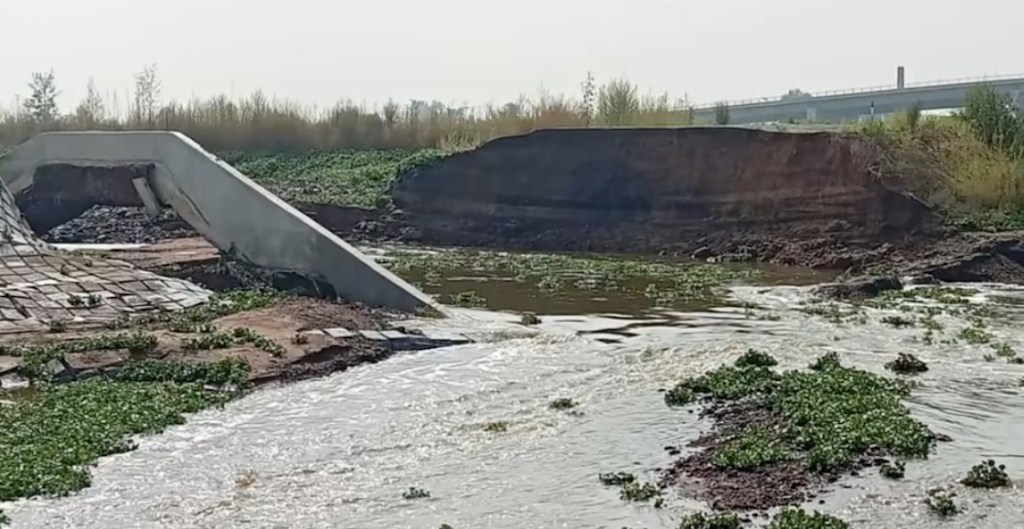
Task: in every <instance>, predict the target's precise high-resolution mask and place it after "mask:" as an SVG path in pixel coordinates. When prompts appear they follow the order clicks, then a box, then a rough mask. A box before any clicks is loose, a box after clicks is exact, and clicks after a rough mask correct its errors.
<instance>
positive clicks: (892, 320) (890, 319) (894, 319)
mask: <svg viewBox="0 0 1024 529" xmlns="http://www.w3.org/2000/svg"><path fill="white" fill-rule="evenodd" d="M882 323H884V324H886V325H890V326H892V327H896V328H897V329H900V328H903V327H913V326H914V320H913V319H911V318H908V317H906V316H885V317H884V318H882Z"/></svg>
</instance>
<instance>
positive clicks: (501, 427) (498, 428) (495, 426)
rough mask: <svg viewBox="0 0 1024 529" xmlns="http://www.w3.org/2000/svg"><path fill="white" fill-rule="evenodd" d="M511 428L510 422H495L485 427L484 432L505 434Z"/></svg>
mask: <svg viewBox="0 0 1024 529" xmlns="http://www.w3.org/2000/svg"><path fill="white" fill-rule="evenodd" d="M509 426H510V424H509V422H508V421H493V422H489V423H487V424H485V425H484V431H487V432H494V433H504V432H507V431H508V427H509Z"/></svg>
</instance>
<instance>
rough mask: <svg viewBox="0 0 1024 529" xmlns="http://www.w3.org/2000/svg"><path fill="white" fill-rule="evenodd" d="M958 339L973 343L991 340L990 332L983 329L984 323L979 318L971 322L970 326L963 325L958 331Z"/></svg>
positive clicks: (983, 342) (979, 343)
mask: <svg viewBox="0 0 1024 529" xmlns="http://www.w3.org/2000/svg"><path fill="white" fill-rule="evenodd" d="M959 337H960V339H961V340H963V341H965V342H967V343H969V344H974V345H981V344H986V343H989V342H991V341H992V334H991V333H989V332H988V331H986V330H985V327H984V324H983V323H982V322H981V321H980V320H979V321H975V322H973V323H972V324H971V326H970V327H964V329H963V330H961V331H960V335H959Z"/></svg>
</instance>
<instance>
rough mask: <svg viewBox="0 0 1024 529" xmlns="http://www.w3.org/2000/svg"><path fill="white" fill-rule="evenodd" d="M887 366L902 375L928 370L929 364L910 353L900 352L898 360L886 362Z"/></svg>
mask: <svg viewBox="0 0 1024 529" xmlns="http://www.w3.org/2000/svg"><path fill="white" fill-rule="evenodd" d="M885 368H886V369H888V370H889V371H892V372H893V373H897V374H900V375H911V374H916V373H924V372H925V371H928V364H926V363H924V362H923V361H922V360H920V359H919V358H917V357H916V356H914V355H912V354H909V353H900V355H899V357H898V358H896V360H893V361H891V362H888V363H886V364H885Z"/></svg>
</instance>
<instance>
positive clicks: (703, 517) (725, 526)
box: [679, 512, 743, 529]
mask: <svg viewBox="0 0 1024 529" xmlns="http://www.w3.org/2000/svg"><path fill="white" fill-rule="evenodd" d="M742 523H743V522H742V521H741V520H740V517H739V516H736V515H735V514H704V513H702V512H698V513H694V514H689V515H687V516H684V517H683V520H682V522H681V523H680V524H679V529H740V526H741V525H742Z"/></svg>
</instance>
